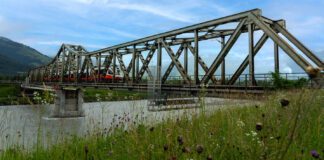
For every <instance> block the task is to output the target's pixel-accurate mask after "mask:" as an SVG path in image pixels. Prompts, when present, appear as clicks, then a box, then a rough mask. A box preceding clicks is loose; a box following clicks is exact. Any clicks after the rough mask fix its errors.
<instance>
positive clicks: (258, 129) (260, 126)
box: [255, 122, 262, 131]
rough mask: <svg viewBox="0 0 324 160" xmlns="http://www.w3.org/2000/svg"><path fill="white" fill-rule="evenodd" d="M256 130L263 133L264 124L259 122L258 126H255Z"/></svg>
mask: <svg viewBox="0 0 324 160" xmlns="http://www.w3.org/2000/svg"><path fill="white" fill-rule="evenodd" d="M255 129H256V130H257V131H261V130H262V123H260V122H258V123H257V124H256V125H255Z"/></svg>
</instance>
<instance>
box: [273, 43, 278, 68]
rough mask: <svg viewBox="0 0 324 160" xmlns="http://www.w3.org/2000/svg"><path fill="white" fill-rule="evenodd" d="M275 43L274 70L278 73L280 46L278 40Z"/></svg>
mask: <svg viewBox="0 0 324 160" xmlns="http://www.w3.org/2000/svg"><path fill="white" fill-rule="evenodd" d="M273 43H274V63H275V64H274V67H275V68H274V70H275V72H276V73H279V46H278V44H277V43H276V42H273Z"/></svg>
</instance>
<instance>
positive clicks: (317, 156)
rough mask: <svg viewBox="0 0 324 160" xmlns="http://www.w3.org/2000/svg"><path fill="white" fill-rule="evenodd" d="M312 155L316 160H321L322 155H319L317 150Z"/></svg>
mask: <svg viewBox="0 0 324 160" xmlns="http://www.w3.org/2000/svg"><path fill="white" fill-rule="evenodd" d="M310 153H311V155H312V156H313V157H314V158H316V159H318V158H320V155H319V153H317V151H316V150H312V151H311V152H310Z"/></svg>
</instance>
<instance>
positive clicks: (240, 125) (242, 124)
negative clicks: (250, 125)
mask: <svg viewBox="0 0 324 160" xmlns="http://www.w3.org/2000/svg"><path fill="white" fill-rule="evenodd" d="M236 125H237V126H238V127H244V126H245V123H244V122H243V121H241V120H238V121H237V122H236Z"/></svg>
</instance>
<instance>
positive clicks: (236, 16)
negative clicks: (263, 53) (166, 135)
mask: <svg viewBox="0 0 324 160" xmlns="http://www.w3.org/2000/svg"><path fill="white" fill-rule="evenodd" d="M250 13H254V14H257V15H261V10H260V9H253V10H250V11H246V12H241V13H237V14H234V15H230V16H226V17H222V18H219V19H214V20H211V21H207V22H203V23H199V24H195V25H191V26H188V27H184V28H179V29H176V30H172V31H168V32H165V33H161V34H157V35H153V36H149V37H145V38H141V39H138V40H134V41H131V42H126V43H122V44H119V45H115V46H111V47H108V48H104V49H100V50H97V51H93V52H90V53H89V54H96V53H100V52H106V51H108V50H114V49H118V48H123V47H127V46H132V45H134V44H141V43H145V42H147V41H153V40H156V39H160V38H165V37H171V36H174V35H179V34H182V33H187V32H190V31H193V30H196V29H202V28H206V27H209V26H214V25H221V24H225V23H230V22H239V21H241V20H242V19H245V18H246V17H247V16H248V15H249V14H250Z"/></svg>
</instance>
